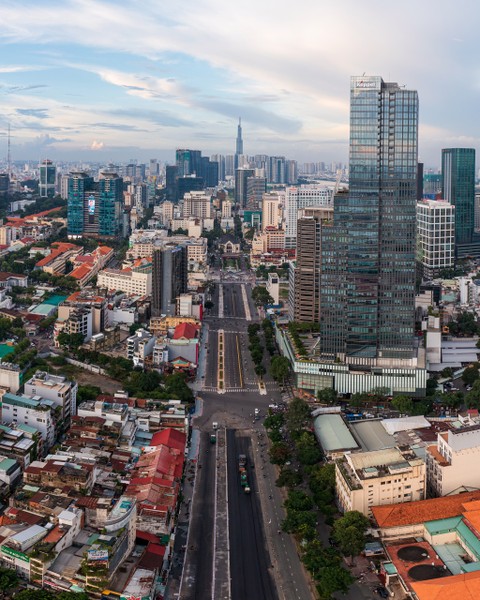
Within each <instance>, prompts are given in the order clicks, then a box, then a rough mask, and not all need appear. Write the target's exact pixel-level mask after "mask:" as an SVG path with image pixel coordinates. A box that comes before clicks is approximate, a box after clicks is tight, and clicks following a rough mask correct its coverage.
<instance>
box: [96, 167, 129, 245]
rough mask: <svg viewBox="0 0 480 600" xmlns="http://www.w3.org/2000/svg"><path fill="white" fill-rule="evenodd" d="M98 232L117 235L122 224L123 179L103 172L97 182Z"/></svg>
mask: <svg viewBox="0 0 480 600" xmlns="http://www.w3.org/2000/svg"><path fill="white" fill-rule="evenodd" d="M98 203H99V207H98V233H99V235H106V236H117V235H118V234H119V233H120V228H121V224H122V204H123V179H122V178H121V177H119V176H118V175H117V174H116V173H103V174H102V178H101V179H100V180H99V182H98Z"/></svg>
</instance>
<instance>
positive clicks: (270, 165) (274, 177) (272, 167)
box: [267, 156, 286, 183]
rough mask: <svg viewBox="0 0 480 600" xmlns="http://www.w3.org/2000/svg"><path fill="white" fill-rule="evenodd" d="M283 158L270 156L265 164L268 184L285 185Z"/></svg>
mask: <svg viewBox="0 0 480 600" xmlns="http://www.w3.org/2000/svg"><path fill="white" fill-rule="evenodd" d="M285 165H286V163H285V157H284V156H270V157H269V160H268V162H267V179H268V183H285V178H286V177H285Z"/></svg>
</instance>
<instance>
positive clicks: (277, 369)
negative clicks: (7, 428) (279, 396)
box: [270, 356, 290, 383]
mask: <svg viewBox="0 0 480 600" xmlns="http://www.w3.org/2000/svg"><path fill="white" fill-rule="evenodd" d="M289 373H290V361H289V360H288V358H287V357H286V356H274V357H273V358H272V360H271V363H270V374H271V376H272V377H273V379H275V381H281V382H282V383H283V382H284V381H285V379H286V378H287V377H288V375H289Z"/></svg>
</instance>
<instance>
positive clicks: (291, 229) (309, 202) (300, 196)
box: [283, 184, 333, 248]
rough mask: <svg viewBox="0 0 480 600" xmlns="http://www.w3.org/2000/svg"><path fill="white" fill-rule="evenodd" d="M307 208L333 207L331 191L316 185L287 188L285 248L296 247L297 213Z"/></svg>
mask: <svg viewBox="0 0 480 600" xmlns="http://www.w3.org/2000/svg"><path fill="white" fill-rule="evenodd" d="M307 206H333V189H332V188H329V187H326V186H324V185H318V184H312V185H300V186H295V187H293V186H292V187H287V189H286V193H285V206H284V211H283V213H284V220H285V248H295V247H296V244H297V220H298V211H299V209H301V208H306V207H307Z"/></svg>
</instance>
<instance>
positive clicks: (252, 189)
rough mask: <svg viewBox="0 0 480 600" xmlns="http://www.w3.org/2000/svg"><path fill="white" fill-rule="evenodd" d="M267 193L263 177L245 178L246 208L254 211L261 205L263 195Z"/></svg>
mask: <svg viewBox="0 0 480 600" xmlns="http://www.w3.org/2000/svg"><path fill="white" fill-rule="evenodd" d="M266 191H267V179H266V178H265V177H255V176H253V177H247V202H246V208H248V209H250V210H256V209H258V208H260V207H261V205H262V198H263V194H264V193H265V192H266Z"/></svg>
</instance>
